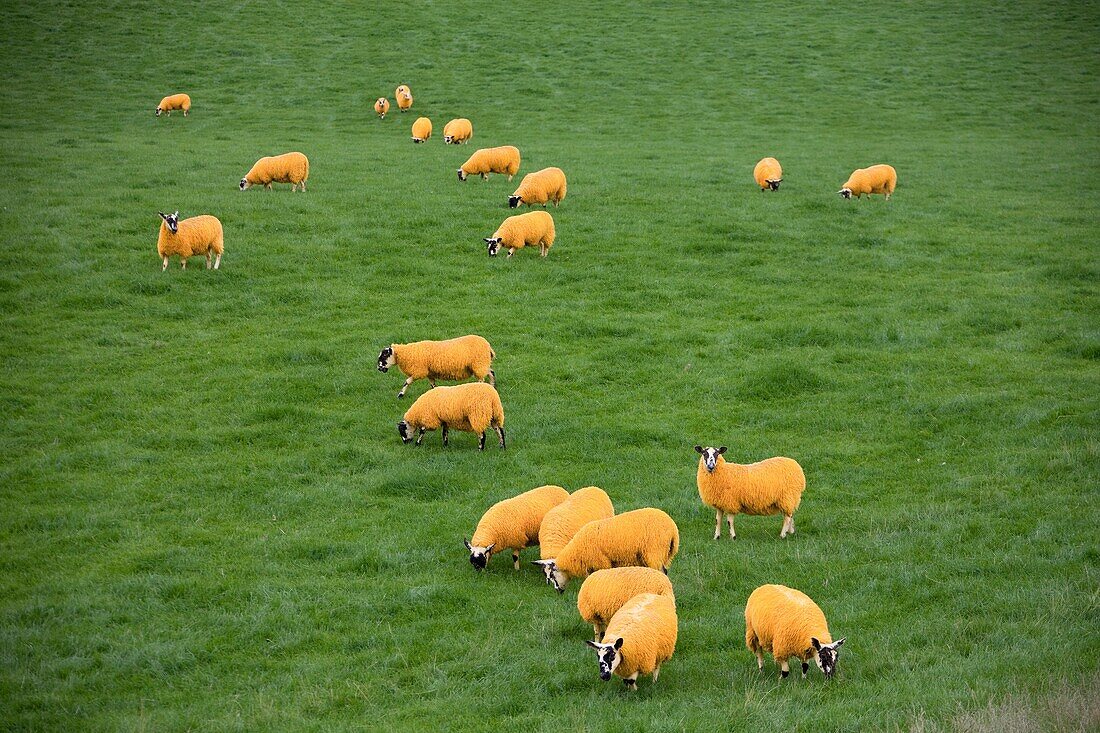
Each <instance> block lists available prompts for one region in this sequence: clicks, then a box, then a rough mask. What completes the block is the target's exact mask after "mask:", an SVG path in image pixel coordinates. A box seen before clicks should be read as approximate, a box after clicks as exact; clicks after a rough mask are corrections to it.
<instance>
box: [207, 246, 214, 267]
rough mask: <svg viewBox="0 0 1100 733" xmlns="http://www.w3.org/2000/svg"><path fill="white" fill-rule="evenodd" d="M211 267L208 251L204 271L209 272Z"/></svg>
mask: <svg viewBox="0 0 1100 733" xmlns="http://www.w3.org/2000/svg"><path fill="white" fill-rule="evenodd" d="M211 267H213V265H212V264H211V263H210V250H206V269H207V270H209V269H210V268H211Z"/></svg>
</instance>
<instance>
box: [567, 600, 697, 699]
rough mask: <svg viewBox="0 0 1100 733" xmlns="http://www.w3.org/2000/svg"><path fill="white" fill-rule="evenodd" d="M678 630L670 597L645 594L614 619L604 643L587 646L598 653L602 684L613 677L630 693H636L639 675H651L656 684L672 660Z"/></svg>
mask: <svg viewBox="0 0 1100 733" xmlns="http://www.w3.org/2000/svg"><path fill="white" fill-rule="evenodd" d="M676 626H677V621H676V603H675V601H673V599H672V598H671V597H670V596H664V595H656V594H654V593H642V594H641V595H637V596H634V597H633V598H632V599H630V600H629V601H628V602H627V603H626V604H625V605H624V606H623V607H622V608H620V609H619V611H618V613H616V614H615V615H614V617H612V619H611V623H609V624H608V625H607V632H606V633H605V634H604V636H603V641H602V642H596V641H586V642H585V644H587V645H588V646H590V647H592V648H593V649H595V650H596V656H597V658H598V660H599V664H600V679H601V680H604V681H605V682H606V681H607V680H609V679H611V674H612V673H614V674H616V675H618V676H619V677H621V678H622V680H623V684H625V685H626V687H627V689H628V690H636V689H638V675H641V674H651V675H653V682H654V684H656V682H657V676H658V675H659V674H660V673H661V665H662V664H664V663H665V662H667V661H668V660H669V659H672V655H673V653H674V652H675V651H676V631H677V629H676Z"/></svg>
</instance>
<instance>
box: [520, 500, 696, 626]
mask: <svg viewBox="0 0 1100 733" xmlns="http://www.w3.org/2000/svg"><path fill="white" fill-rule="evenodd" d="M558 506H561V504H559V505H558ZM548 516H549V515H548ZM545 524H546V520H545V519H544V520H543V525H544V526H545ZM541 538H542V535H541V534H540V535H539V539H541ZM539 549H540V551H541V550H543V548H542V547H540V548H539ZM641 593H654V594H656V595H659V596H668V597H669V598H672V599H673V600H674V601H675V600H676V596H675V594H674V593H673V592H672V581H671V580H669V579H668V576H667V575H665V574H664V573H661V572H658V571H656V570H654V569H653V568H608V569H607V570H597V571H596V572H594V573H592V574H591V575H589V576H588V577H587V578H585V581H584V583H582V584H581V590H580V592H579V593H577V610H578V611H579V612H580V614H581V618H583V619H584V620H585V621H587V622H588V623H590V624H592V630H593V631H595V633H596V641H599V640H600V639H601V638H603V635H604V632H605V631H606V630H607V623H608V621H610V620H611V618H612V617H614V615H615V614H616V612H618V610H619V609H620V608H622V607H623V606H624V605H626V602H627V601H629V600H630V599H631V598H633V597H634V596H636V595H639V594H641Z"/></svg>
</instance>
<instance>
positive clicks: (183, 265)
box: [180, 256, 187, 270]
mask: <svg viewBox="0 0 1100 733" xmlns="http://www.w3.org/2000/svg"><path fill="white" fill-rule="evenodd" d="M180 266H181V267H180V269H183V270H186V269H187V258H186V257H182V256H181V257H180Z"/></svg>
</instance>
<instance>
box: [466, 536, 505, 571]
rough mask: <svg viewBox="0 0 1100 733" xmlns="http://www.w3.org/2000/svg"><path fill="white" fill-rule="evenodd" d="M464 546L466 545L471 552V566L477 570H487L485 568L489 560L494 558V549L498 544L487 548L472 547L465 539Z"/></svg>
mask: <svg viewBox="0 0 1100 733" xmlns="http://www.w3.org/2000/svg"><path fill="white" fill-rule="evenodd" d="M462 544H464V545H466V549H467V550H469V551H470V564H471V565H473V566H474V569H475V570H484V569H485V566H486V565H488V564H489V558H490V557H492V556H493V548H494V547H496V546H497V543H496V542H494V543H492V544H490V545H488V546H486V547H478V546H477V545H471V544H470V541H469V540H467V539H466V538H465V537H463V538H462Z"/></svg>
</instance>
